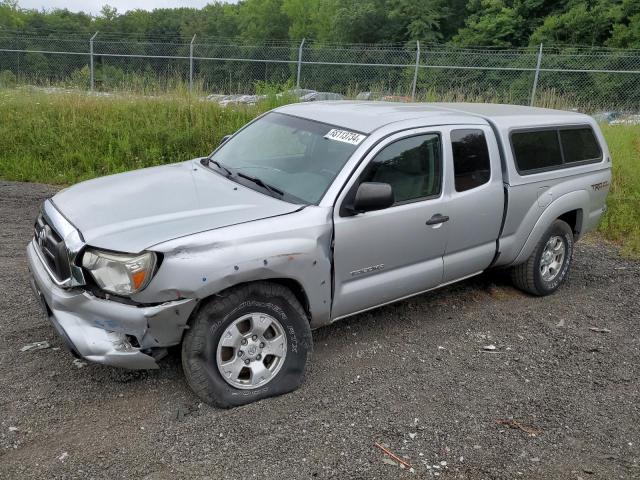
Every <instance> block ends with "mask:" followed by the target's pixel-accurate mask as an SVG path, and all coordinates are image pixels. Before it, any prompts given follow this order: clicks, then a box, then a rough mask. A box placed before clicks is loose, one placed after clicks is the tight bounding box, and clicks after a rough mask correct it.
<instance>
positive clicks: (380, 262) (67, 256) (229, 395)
mask: <svg viewBox="0 0 640 480" xmlns="http://www.w3.org/2000/svg"><path fill="white" fill-rule="evenodd" d="M610 181H611V159H610V154H609V151H608V149H607V145H606V143H605V140H604V138H603V136H602V133H601V132H600V129H599V128H598V125H597V123H596V122H595V121H594V120H593V119H592V118H591V117H589V116H586V115H582V114H578V113H572V112H563V111H557V110H548V109H540V108H529V107H522V106H514V105H491V104H462V103H459V104H455V103H450V104H447V103H442V104H437V103H430V104H397V103H385V102H347V101H340V102H318V103H314V104H293V105H288V106H284V107H280V108H277V109H275V110H273V111H270V112H268V113H266V114H264V115H262V116H260V117H259V118H257V119H255V120H254V121H252V122H250V123H249V124H247V125H246V126H244V127H243V128H241V129H240V130H239V131H238V132H236V133H235V134H233V135H232V136H229V137H225V138H224V139H223V142H222V143H221V144H220V145H219V146H218V148H217V149H216V150H215V151H214V152H213V153H212V154H211V155H209V156H206V157H203V158H196V159H193V160H189V161H186V162H184V161H183V162H181V163H175V164H170V165H164V166H159V167H153V168H147V169H142V170H136V171H131V172H128V173H121V174H117V175H112V176H107V177H103V178H97V179H94V180H90V181H86V182H83V183H80V184H78V185H75V186H72V187H70V188H66V189H64V190H62V191H60V192H59V193H57V194H56V195H55V196H53V198H51V199H49V200H46V201H45V202H44V204H43V205H42V208H41V213H40V215H39V216H38V218H37V220H36V222H35V235H34V237H33V240H32V241H31V242H30V243H29V245H28V247H27V256H28V264H29V269H30V272H31V275H30V278H31V284H32V287H33V289H34V291H35V292H36V295H37V296H38V298H39V299H40V302H41V304H42V306H43V308H44V311H45V312H46V315H47V317H48V318H49V320H50V321H51V323H52V325H53V326H54V328H55V329H56V330H57V332H58V333H59V334H60V336H61V337H62V338H63V340H64V341H65V343H66V344H67V346H68V347H69V349H70V350H71V352H72V353H73V354H74V355H76V356H78V357H81V358H83V359H86V360H90V361H93V362H98V363H102V364H106V365H112V366H116V367H125V368H131V369H151V368H158V360H159V359H160V358H161V357H162V356H163V355H164V354H166V351H167V348H168V347H172V346H177V345H180V346H181V355H182V366H183V370H184V373H185V377H186V380H187V383H188V384H189V386H190V387H191V388H192V389H193V391H194V392H195V393H196V394H197V395H198V396H199V397H200V398H202V399H203V400H204V401H206V402H208V403H210V404H213V405H216V406H219V407H232V406H237V405H242V404H246V403H249V402H253V401H255V400H258V399H262V398H265V397H271V396H275V395H280V394H284V393H286V392H290V391H292V390H294V389H295V388H297V387H298V386H299V385H300V383H301V381H302V379H303V375H304V372H305V367H306V365H307V363H308V361H309V358H310V354H311V349H312V337H311V331H312V330H313V329H315V328H318V327H321V326H323V325H327V324H329V323H332V322H335V321H336V320H340V319H342V318H345V317H348V316H350V315H355V314H358V313H360V312H364V311H366V310H370V309H372V308H376V307H379V306H381V305H386V304H389V303H391V302H396V301H398V300H402V299H405V298H407V297H411V296H412V295H418V294H420V293H423V292H427V291H429V290H433V289H435V288H439V287H442V286H444V285H448V284H451V283H453V282H457V281H460V280H463V279H466V278H469V277H471V276H473V275H478V274H479V273H481V272H484V271H485V270H487V269H490V268H509V269H510V270H511V274H512V278H513V282H514V283H515V285H516V286H517V287H518V288H520V289H522V290H524V291H525V292H528V293H530V294H532V295H538V296H543V295H548V294H551V293H553V292H555V291H556V290H558V288H559V287H560V286H561V285H562V283H563V282H564V281H565V280H566V279H567V276H568V274H569V268H570V265H571V257H572V253H573V249H574V242H576V241H577V240H578V239H579V238H580V237H582V236H583V235H584V234H585V233H587V232H589V231H590V230H593V229H594V228H595V227H596V226H597V224H598V221H599V219H600V217H601V216H602V214H603V212H604V211H605V208H606V207H605V200H606V196H607V192H608V190H609V183H610ZM425 328H426V327H425Z"/></svg>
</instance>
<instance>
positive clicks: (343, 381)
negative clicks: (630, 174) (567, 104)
mask: <svg viewBox="0 0 640 480" xmlns="http://www.w3.org/2000/svg"><path fill="white" fill-rule="evenodd" d="M54 191H55V189H54V188H53V187H49V186H44V185H34V184H19V183H7V182H0V192H1V193H0V225H1V228H0V282H1V285H3V287H2V295H1V296H0V372H1V376H0V478H26V477H33V478H36V477H37V478H53V477H64V478H131V477H133V478H149V479H164V478H176V477H185V478H186V477H189V478H261V479H270V478H274V479H283V478H314V477H317V478H340V479H343V478H363V479H365V478H366V479H374V478H431V477H433V478H436V477H439V478H472V479H480V478H483V479H484V478H504V479H513V478H519V477H520V478H559V479H560V478H561V479H578V478H582V479H584V480H586V479H592V478H603V479H611V478H640V402H639V400H640V393H639V387H640V322H639V320H640V300H639V298H638V293H639V285H638V279H639V278H640V263H639V262H637V261H631V260H628V259H624V258H622V257H620V256H619V255H618V253H617V250H616V249H615V248H614V247H612V246H610V245H607V244H605V243H603V242H601V241H599V240H596V239H587V240H586V241H584V242H582V243H579V244H578V245H577V248H576V252H575V258H574V269H573V271H572V273H571V276H570V280H569V282H568V284H567V285H566V286H565V287H564V288H563V289H562V290H561V291H560V292H558V293H557V294H556V295H553V296H551V297H547V298H533V297H530V296H527V295H525V294H522V293H520V292H518V291H517V290H515V289H513V288H512V287H511V286H510V285H509V283H508V282H507V281H506V280H505V279H504V278H503V276H502V275H500V274H499V273H492V274H485V275H482V276H480V277H477V278H475V279H472V280H469V281H465V282H463V283H460V284H458V285H454V286H451V287H448V288H444V289H442V290H439V291H436V292H433V293H429V294H426V295H421V296H418V297H416V298H414V299H412V300H409V301H404V302H401V303H398V304H396V305H393V306H389V307H385V308H382V309H379V310H376V311H374V312H371V313H367V314H363V315H358V316H357V317H353V318H351V319H348V320H344V321H342V322H339V323H337V324H335V325H332V326H329V327H326V328H323V329H321V330H319V331H316V332H314V342H315V353H314V359H313V365H314V366H313V368H312V371H311V373H310V375H309V376H308V378H307V380H306V382H305V384H304V385H303V386H302V388H301V389H300V390H298V391H296V392H294V393H292V394H289V395H286V396H284V397H280V398H275V399H270V400H266V401H262V402H259V403H257V404H253V405H249V406H246V407H242V408H237V409H234V410H216V409H213V408H210V407H208V406H206V405H202V404H200V403H199V401H198V399H196V398H195V397H194V396H193V395H192V394H191V393H190V392H189V390H188V388H187V386H186V385H185V383H184V381H183V377H182V372H181V367H180V361H179V355H178V353H177V352H172V353H171V354H170V355H169V356H168V357H167V358H166V359H165V360H164V361H163V362H162V366H161V367H162V368H161V369H160V370H159V371H153V372H128V371H124V370H116V369H112V368H107V367H102V366H99V365H88V366H85V367H83V368H78V367H77V366H75V365H74V364H73V362H72V357H71V355H70V354H69V353H68V352H66V351H65V350H64V347H63V345H62V342H61V341H60V340H59V339H58V338H57V337H56V335H55V333H54V331H53V329H52V327H51V326H50V325H49V324H48V322H47V320H46V319H44V318H43V317H42V315H41V314H40V311H39V309H38V307H37V304H36V302H35V299H34V298H33V295H32V293H31V291H30V290H29V287H28V284H27V280H26V275H27V267H26V262H25V258H24V247H25V245H26V243H27V242H28V240H29V238H30V236H31V225H32V221H33V219H34V218H35V215H36V212H37V209H38V206H39V204H40V202H41V201H42V200H43V199H44V198H46V197H47V196H49V195H51V194H52V193H53V192H54ZM591 327H598V328H604V329H608V330H610V332H608V333H607V332H604V333H602V332H596V331H593V330H591V329H590V328H591ZM40 341H44V342H48V343H49V344H50V347H49V348H42V349H34V350H30V351H26V352H21V351H20V349H21V348H22V347H23V346H25V345H27V344H29V343H32V342H40ZM488 345H495V347H496V349H495V350H493V351H486V350H485V349H484V347H486V346H488ZM375 442H378V443H381V444H383V445H386V446H387V448H388V449H389V450H391V451H392V452H394V453H395V454H397V455H398V456H400V457H405V460H406V461H407V462H408V463H409V464H411V465H412V467H413V469H414V472H410V471H408V470H407V469H405V470H402V469H400V467H398V466H397V465H391V464H389V463H388V461H385V460H384V459H385V455H384V454H383V453H382V452H381V451H380V450H379V449H377V448H375V447H374V443H375Z"/></svg>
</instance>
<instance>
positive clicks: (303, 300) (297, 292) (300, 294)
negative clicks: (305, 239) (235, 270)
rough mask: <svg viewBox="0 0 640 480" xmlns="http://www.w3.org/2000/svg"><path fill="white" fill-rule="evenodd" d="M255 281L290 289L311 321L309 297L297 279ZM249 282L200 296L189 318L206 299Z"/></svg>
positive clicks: (193, 315)
mask: <svg viewBox="0 0 640 480" xmlns="http://www.w3.org/2000/svg"><path fill="white" fill-rule="evenodd" d="M256 282H272V283H277V284H278V285H282V286H283V287H286V288H288V289H289V290H291V292H292V293H293V295H294V296H295V297H296V300H298V301H299V302H300V305H302V308H303V309H304V311H305V313H306V314H307V318H308V319H309V321H311V309H310V307H309V299H308V298H307V293H306V292H305V290H304V288H303V287H302V285H301V284H300V283H299V282H298V281H296V280H293V279H291V278H265V279H260V280H256ZM249 283H253V282H243V283H236V284H235V285H232V286H230V287H227V288H225V289H224V290H221V291H220V292H216V293H214V294H212V295H210V296H209V297H205V298H202V299H201V300H200V302H198V305H197V306H196V308H195V309H194V310H193V312H191V318H193V317H195V315H196V313H197V310H198V309H199V308H200V306H201V305H203V304H204V303H205V302H206V301H208V300H211V299H212V298H215V297H216V296H217V295H222V294H224V292H226V291H227V290H231V289H232V288H237V287H240V286H242V285H247V284H249Z"/></svg>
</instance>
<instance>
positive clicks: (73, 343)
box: [27, 243, 196, 369]
mask: <svg viewBox="0 0 640 480" xmlns="http://www.w3.org/2000/svg"><path fill="white" fill-rule="evenodd" d="M27 259H28V262H29V270H30V272H31V275H30V282H31V286H32V288H33V290H34V292H35V294H36V296H37V297H38V299H39V300H40V302H41V304H42V306H43V309H44V311H45V312H46V315H47V317H48V318H49V320H50V321H51V323H52V324H53V326H54V327H55V329H56V330H57V332H58V334H59V335H60V336H61V337H62V339H63V340H64V341H65V343H66V344H67V347H68V348H69V350H71V352H72V353H73V354H74V355H76V356H79V357H82V358H84V359H86V360H89V361H92V362H97V363H102V364H105V365H111V366H115V367H123V368H130V369H153V368H158V364H157V363H156V358H154V356H153V353H154V352H158V351H161V350H162V349H163V348H164V347H169V346H172V345H177V344H179V343H180V341H181V339H182V333H183V332H184V330H185V329H186V328H187V321H188V319H189V316H190V314H191V312H192V311H193V309H194V308H195V306H196V300H194V299H183V300H176V301H173V302H166V303H163V304H161V305H154V306H148V307H144V306H136V305H128V304H123V303H119V302H115V301H112V300H104V299H101V298H97V297H95V296H94V295H92V294H90V293H88V292H86V291H85V290H83V289H81V288H74V289H64V288H61V287H59V286H57V285H56V284H55V283H54V282H53V281H52V280H51V277H50V276H49V274H48V273H47V271H46V269H45V268H44V266H43V264H42V262H41V260H40V258H39V257H38V255H37V253H36V251H35V247H34V245H33V243H30V244H29V246H28V247H27Z"/></svg>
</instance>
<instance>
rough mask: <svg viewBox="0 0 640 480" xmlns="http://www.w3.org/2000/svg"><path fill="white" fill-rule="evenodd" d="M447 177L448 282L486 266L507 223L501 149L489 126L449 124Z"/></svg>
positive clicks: (446, 156) (446, 269) (445, 272)
mask: <svg viewBox="0 0 640 480" xmlns="http://www.w3.org/2000/svg"><path fill="white" fill-rule="evenodd" d="M447 134H448V135H447V142H446V144H445V148H447V149H448V150H449V151H448V154H447V155H445V158H446V159H447V162H449V165H448V167H449V171H450V172H453V174H452V175H449V176H448V177H447V178H446V182H445V189H446V194H447V195H446V196H447V207H446V211H447V215H448V216H449V218H450V221H449V223H450V225H449V233H448V239H447V246H446V251H445V254H444V275H443V283H447V282H452V281H454V280H457V279H460V278H463V277H466V276H470V275H473V274H475V273H479V272H481V271H482V270H484V269H486V268H487V267H488V266H489V265H490V264H491V261H492V260H493V257H494V255H495V252H496V240H497V239H498V235H499V232H500V226H501V224H502V216H503V210H504V185H503V180H502V168H501V165H500V153H499V150H498V145H497V143H496V140H495V136H494V134H493V131H492V130H491V129H490V127H488V126H483V125H469V126H455V127H450V128H449V129H448V131H447Z"/></svg>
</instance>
